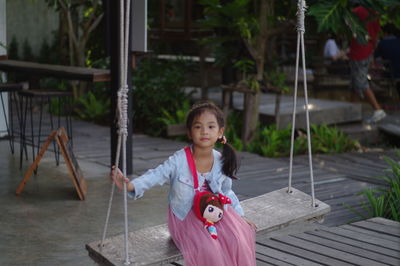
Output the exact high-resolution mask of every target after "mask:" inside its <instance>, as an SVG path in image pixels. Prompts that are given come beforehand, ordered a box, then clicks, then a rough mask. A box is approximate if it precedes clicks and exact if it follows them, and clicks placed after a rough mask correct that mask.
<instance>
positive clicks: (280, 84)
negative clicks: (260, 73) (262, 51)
mask: <svg viewBox="0 0 400 266" xmlns="http://www.w3.org/2000/svg"><path fill="white" fill-rule="evenodd" d="M264 79H265V81H266V82H267V83H269V84H271V85H272V86H273V87H275V88H277V89H278V90H280V91H281V92H282V93H285V92H289V90H290V88H289V87H288V86H287V85H286V84H287V82H286V74H285V73H284V72H282V71H279V70H278V69H276V68H275V69H273V70H271V71H268V72H265V73H264Z"/></svg>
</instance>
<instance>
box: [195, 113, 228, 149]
mask: <svg viewBox="0 0 400 266" xmlns="http://www.w3.org/2000/svg"><path fill="white" fill-rule="evenodd" d="M223 134H224V128H223V127H221V128H220V127H219V125H218V122H217V118H216V117H215V115H214V114H213V113H211V112H209V111H205V112H203V113H202V114H201V115H199V116H197V117H195V119H194V120H193V124H192V127H191V129H190V132H188V137H189V139H191V140H192V141H193V144H194V145H196V146H199V147H204V148H206V147H214V145H215V142H217V140H218V138H221V137H222V136H223Z"/></svg>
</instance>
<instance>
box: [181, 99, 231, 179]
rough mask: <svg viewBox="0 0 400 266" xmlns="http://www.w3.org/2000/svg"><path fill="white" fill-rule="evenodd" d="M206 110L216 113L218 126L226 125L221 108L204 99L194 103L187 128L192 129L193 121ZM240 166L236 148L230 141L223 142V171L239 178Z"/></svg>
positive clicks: (187, 118)
mask: <svg viewBox="0 0 400 266" xmlns="http://www.w3.org/2000/svg"><path fill="white" fill-rule="evenodd" d="M205 111H208V112H210V113H212V114H214V115H215V118H216V119H217V123H218V126H219V127H220V128H221V127H225V120H224V114H223V113H222V111H221V109H219V108H218V106H216V105H215V104H214V103H213V102H211V101H202V102H199V103H196V104H194V105H193V107H192V109H191V110H190V111H189V113H188V114H187V116H186V128H187V130H189V131H190V130H191V128H192V125H193V121H194V119H195V118H196V117H198V116H199V115H201V114H203V113H204V112H205ZM219 141H221V143H222V142H223V138H221V139H219ZM238 168H239V165H238V160H237V156H236V151H235V149H234V148H233V147H232V146H231V145H230V144H228V143H225V144H223V149H222V172H223V173H224V174H225V175H226V176H229V177H230V178H232V179H237V177H236V176H235V175H236V173H237V170H238Z"/></svg>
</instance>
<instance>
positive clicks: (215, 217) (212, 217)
mask: <svg viewBox="0 0 400 266" xmlns="http://www.w3.org/2000/svg"><path fill="white" fill-rule="evenodd" d="M223 215H224V211H223V210H221V209H220V208H218V207H215V206H213V205H207V207H206V208H205V210H204V213H203V217H204V219H206V220H208V221H211V222H214V223H216V222H218V221H219V220H221V219H222V216H223Z"/></svg>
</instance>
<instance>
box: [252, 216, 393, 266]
mask: <svg viewBox="0 0 400 266" xmlns="http://www.w3.org/2000/svg"><path fill="white" fill-rule="evenodd" d="M256 256H257V265H307V266H312V265H371V266H372V265H400V223H399V222H394V221H391V220H387V219H383V218H372V219H368V220H364V221H360V222H355V223H351V224H349V225H342V226H338V227H330V228H328V227H323V228H321V229H317V230H312V231H307V232H304V233H300V234H292V235H287V236H280V237H272V238H269V237H268V236H266V237H265V238H263V239H258V241H257V248H256Z"/></svg>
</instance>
